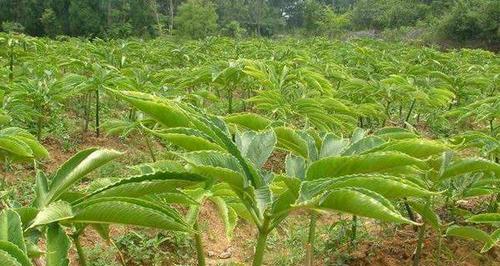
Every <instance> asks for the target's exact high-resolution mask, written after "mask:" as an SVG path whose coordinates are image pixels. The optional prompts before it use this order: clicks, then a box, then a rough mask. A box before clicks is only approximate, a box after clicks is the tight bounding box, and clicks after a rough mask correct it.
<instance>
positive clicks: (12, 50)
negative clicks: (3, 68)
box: [9, 44, 14, 82]
mask: <svg viewBox="0 0 500 266" xmlns="http://www.w3.org/2000/svg"><path fill="white" fill-rule="evenodd" d="M13 79H14V44H12V46H11V47H10V60H9V81H11V82H12V80H13Z"/></svg>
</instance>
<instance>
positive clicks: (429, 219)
mask: <svg viewBox="0 0 500 266" xmlns="http://www.w3.org/2000/svg"><path fill="white" fill-rule="evenodd" d="M408 204H409V205H410V206H411V208H412V209H413V210H414V211H416V212H417V213H418V214H420V216H422V219H423V220H424V222H425V223H427V224H430V225H431V226H432V227H433V228H434V229H436V230H438V232H439V230H440V228H441V219H440V218H439V215H437V213H436V212H434V211H433V210H432V209H431V208H430V206H427V205H426V204H424V203H422V202H419V201H415V200H409V201H408Z"/></svg>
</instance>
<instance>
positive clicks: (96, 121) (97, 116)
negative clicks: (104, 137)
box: [95, 89, 100, 137]
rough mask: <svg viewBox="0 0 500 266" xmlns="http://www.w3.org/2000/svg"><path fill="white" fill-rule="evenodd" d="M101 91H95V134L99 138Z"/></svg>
mask: <svg viewBox="0 0 500 266" xmlns="http://www.w3.org/2000/svg"><path fill="white" fill-rule="evenodd" d="M99 133H100V132H99V89H97V90H96V91H95V134H96V136H97V137H99V135H100V134H99Z"/></svg>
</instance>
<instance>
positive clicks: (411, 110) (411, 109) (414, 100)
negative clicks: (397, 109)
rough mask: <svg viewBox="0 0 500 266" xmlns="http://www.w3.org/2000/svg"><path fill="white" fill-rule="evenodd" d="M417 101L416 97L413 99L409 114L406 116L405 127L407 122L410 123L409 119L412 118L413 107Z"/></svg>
mask: <svg viewBox="0 0 500 266" xmlns="http://www.w3.org/2000/svg"><path fill="white" fill-rule="evenodd" d="M416 101H417V100H416V99H413V101H412V102H411V105H410V110H408V114H407V115H406V118H405V124H404V125H403V126H404V127H406V123H408V121H409V120H410V116H411V113H412V112H413V108H414V107H415V102H416Z"/></svg>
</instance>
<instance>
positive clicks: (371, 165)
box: [306, 152, 425, 180]
mask: <svg viewBox="0 0 500 266" xmlns="http://www.w3.org/2000/svg"><path fill="white" fill-rule="evenodd" d="M412 165H415V166H418V167H422V168H423V167H425V164H424V162H423V161H421V160H419V159H416V158H413V157H410V156H408V155H406V154H404V153H399V152H376V153H369V154H364V155H356V156H342V157H328V158H324V159H321V160H319V161H316V162H313V163H312V164H311V166H310V167H309V168H308V170H307V173H306V177H307V179H308V180H314V179H319V178H325V177H335V176H344V175H350V174H365V173H385V174H391V173H393V172H396V173H397V172H399V171H400V170H401V167H405V166H412Z"/></svg>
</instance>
